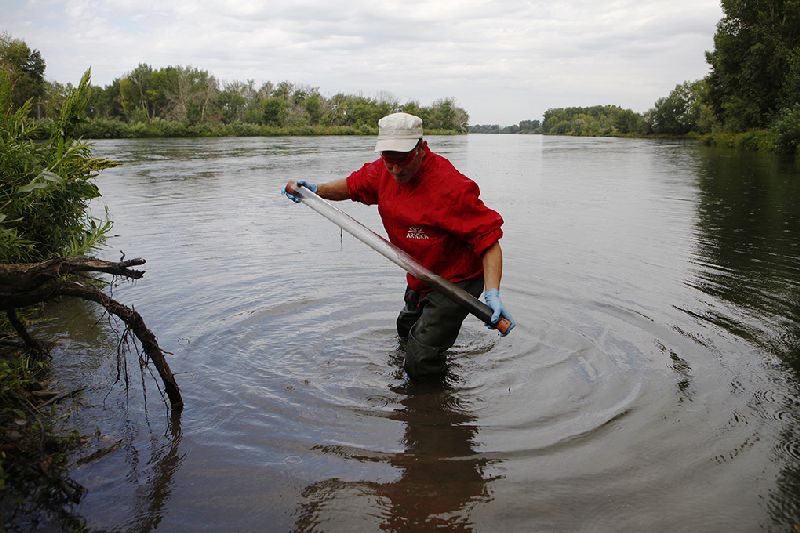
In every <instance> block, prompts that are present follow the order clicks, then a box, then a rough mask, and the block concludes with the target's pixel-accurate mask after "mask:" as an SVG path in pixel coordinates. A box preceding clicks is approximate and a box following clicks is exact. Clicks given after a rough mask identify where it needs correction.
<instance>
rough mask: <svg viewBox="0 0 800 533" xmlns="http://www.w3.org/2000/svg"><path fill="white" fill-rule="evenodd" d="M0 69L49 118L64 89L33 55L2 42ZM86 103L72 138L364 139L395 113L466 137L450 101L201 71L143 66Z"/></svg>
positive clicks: (97, 90) (95, 90)
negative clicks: (424, 102) (327, 92)
mask: <svg viewBox="0 0 800 533" xmlns="http://www.w3.org/2000/svg"><path fill="white" fill-rule="evenodd" d="M0 70H2V71H3V72H5V75H6V78H7V80H8V81H9V83H10V87H11V91H12V96H13V101H14V102H15V104H16V105H17V107H19V106H21V105H22V103H23V102H25V101H27V100H30V101H31V106H30V107H29V108H28V109H27V113H28V115H29V116H31V117H34V118H37V119H51V120H57V117H59V116H60V112H61V108H62V107H63V105H64V102H65V100H66V98H67V97H68V94H69V92H70V91H71V90H72V87H71V86H70V85H69V84H67V85H62V84H60V83H51V82H48V81H45V80H44V77H43V74H44V60H43V59H42V58H41V56H40V54H39V52H38V51H37V50H31V49H30V48H29V47H28V46H27V45H26V44H25V43H24V42H22V41H20V40H14V39H11V38H10V37H8V36H3V38H2V40H0ZM86 98H87V101H86V102H87V117H86V118H87V120H86V121H84V122H82V123H81V124H80V126H79V128H78V129H77V130H76V133H77V134H79V135H83V136H85V137H93V138H97V137H143V136H144V137H154V136H172V137H174V136H200V135H202V136H221V135H248V136H252V135H331V134H335V135H341V134H349V135H364V134H373V133H376V132H377V124H378V120H379V119H380V118H381V117H383V116H385V115H387V114H389V113H392V112H395V111H405V112H407V113H412V114H415V115H418V116H419V117H421V118H422V120H423V122H424V124H425V126H426V131H430V132H439V133H466V131H467V123H468V121H469V115H468V114H467V112H466V111H465V110H464V109H462V108H460V107H458V106H457V105H456V102H455V100H454V99H453V98H442V99H438V100H436V101H434V102H433V103H432V104H431V105H430V106H421V105H420V104H419V103H418V102H415V101H409V102H406V103H403V104H401V103H400V102H399V101H398V100H397V99H396V98H395V97H393V96H392V95H390V94H388V93H383V94H381V95H379V96H377V97H375V98H369V97H365V96H355V95H347V94H342V93H339V94H335V95H333V96H332V97H325V96H324V95H322V93H321V92H320V90H319V88H317V87H309V86H304V85H295V84H292V83H290V82H288V81H282V82H280V83H277V84H274V83H272V82H266V83H263V84H261V86H256V84H255V82H254V81H253V80H248V81H246V82H241V81H233V82H228V83H221V82H219V81H218V80H217V79H216V78H215V77H214V76H212V75H211V74H209V73H208V72H207V71H205V70H201V69H197V68H193V67H183V66H169V67H165V68H154V67H152V66H150V65H147V64H145V63H142V64H140V65H139V66H137V67H136V68H135V69H133V70H132V71H131V72H129V73H127V74H124V75H123V76H121V77H120V78H117V79H115V80H114V81H113V82H112V83H111V84H110V85H108V86H106V87H97V86H90V87H89V88H88V90H87V94H86Z"/></svg>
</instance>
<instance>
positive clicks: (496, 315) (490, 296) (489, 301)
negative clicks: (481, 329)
mask: <svg viewBox="0 0 800 533" xmlns="http://www.w3.org/2000/svg"><path fill="white" fill-rule="evenodd" d="M483 299H484V300H485V301H486V305H488V306H489V307H490V308H491V309H492V318H491V319H490V320H491V323H490V324H486V326H487V327H488V328H489V329H495V328H496V327H497V323H498V322H499V321H500V317H501V316H503V317H505V318H507V319H508V320H510V321H511V326H510V327H509V328H508V329H507V330H506V332H505V333H500V335H501V336H503V337H505V336H506V335H508V334H509V333H511V330H512V329H514V326H516V325H517V323H516V322H514V319H513V318H511V313H509V312H508V311H506V308H505V306H504V305H503V301H502V300H501V299H500V291H498V290H497V289H489V290H487V291H486V292H484V293H483Z"/></svg>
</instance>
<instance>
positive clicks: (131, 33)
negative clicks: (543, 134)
mask: <svg viewBox="0 0 800 533" xmlns="http://www.w3.org/2000/svg"><path fill="white" fill-rule="evenodd" d="M721 17H722V10H721V8H720V5H719V0H606V1H597V0H498V1H486V0H426V1H424V2H423V1H418V0H405V1H403V2H400V1H396V0H384V1H382V0H346V1H345V0H342V1H338V0H293V1H290V0H270V1H251V0H174V1H173V0H16V1H15V0H0V32H4V33H7V34H10V35H11V37H13V38H17V39H22V40H24V41H25V42H27V43H28V45H29V46H30V47H31V48H34V49H38V50H39V51H41V53H42V56H43V57H44V59H45V61H46V63H47V70H46V73H45V75H46V77H47V78H48V79H50V80H54V81H59V82H62V83H65V82H72V83H76V82H77V81H78V80H79V79H80V76H81V74H82V73H83V71H84V70H85V69H86V68H87V67H91V68H92V82H93V83H94V84H96V85H108V84H109V83H111V82H112V81H113V80H114V79H115V78H119V77H121V76H123V75H124V74H125V73H127V72H130V71H131V70H132V69H133V68H135V67H136V65H138V64H139V63H147V64H149V65H151V66H153V67H164V66H168V65H181V66H193V67H197V68H200V69H203V70H207V71H209V72H210V73H211V74H212V75H214V76H216V77H217V79H218V80H220V81H221V82H225V81H246V80H248V79H253V80H255V81H256V82H257V83H259V84H260V83H261V82H264V81H273V82H279V81H284V80H287V81H290V82H292V83H295V84H302V85H310V86H313V87H318V88H319V89H320V92H321V93H322V94H323V95H325V96H332V95H334V94H336V93H338V92H343V93H347V94H362V95H364V96H369V97H375V96H378V95H380V94H385V93H390V94H391V95H393V96H394V97H395V98H396V99H397V100H399V102H400V103H405V102H406V101H408V100H417V101H418V102H419V103H420V104H422V105H430V104H431V103H432V102H433V101H434V100H435V99H437V98H443V97H453V98H455V99H456V102H457V104H458V105H459V106H461V107H463V108H464V109H466V110H467V112H468V113H469V115H470V123H471V124H501V125H509V124H516V123H518V122H519V121H520V120H525V119H533V118H541V117H542V115H543V113H544V112H545V110H547V109H548V108H551V107H567V106H589V105H597V104H615V105H620V106H622V107H627V108H631V109H634V110H635V111H639V112H643V111H646V110H647V109H649V108H651V107H652V106H653V103H654V102H655V100H656V99H657V98H659V97H661V96H666V95H667V94H669V92H670V91H671V90H672V89H673V88H674V87H675V85H677V84H678V83H681V82H683V81H686V80H695V79H698V78H701V77H703V76H705V75H706V74H707V73H708V65H707V64H706V62H705V54H704V52H705V51H706V50H711V49H712V48H713V35H714V31H715V26H716V23H717V22H718V21H719V19H720V18H721Z"/></svg>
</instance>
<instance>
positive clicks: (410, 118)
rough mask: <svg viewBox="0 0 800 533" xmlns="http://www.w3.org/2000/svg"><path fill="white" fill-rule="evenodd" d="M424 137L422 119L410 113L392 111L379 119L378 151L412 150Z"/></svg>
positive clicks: (376, 148)
mask: <svg viewBox="0 0 800 533" xmlns="http://www.w3.org/2000/svg"><path fill="white" fill-rule="evenodd" d="M421 138H422V119H421V118H419V117H416V116H414V115H409V114H408V113H392V114H391V115H386V116H385V117H383V118H382V119H380V120H379V121H378V142H377V144H376V145H375V151H376V152H410V151H411V150H413V149H414V147H415V146H416V145H417V141H419V140H420V139H421Z"/></svg>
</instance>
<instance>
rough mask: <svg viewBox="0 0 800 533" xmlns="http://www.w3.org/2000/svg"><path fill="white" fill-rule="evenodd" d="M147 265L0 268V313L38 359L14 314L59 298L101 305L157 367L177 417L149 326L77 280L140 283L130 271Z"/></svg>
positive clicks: (84, 262) (179, 405)
mask: <svg viewBox="0 0 800 533" xmlns="http://www.w3.org/2000/svg"><path fill="white" fill-rule="evenodd" d="M144 263H145V260H144V259H140V258H137V259H130V260H128V261H120V262H116V263H115V262H110V261H103V260H100V259H94V258H76V257H67V258H61V259H52V260H50V261H43V262H41V263H27V264H23V263H17V264H0V309H2V310H5V311H6V313H7V315H8V318H9V321H10V322H11V324H12V325H13V327H14V329H15V330H16V331H17V333H18V334H19V336H20V337H21V338H22V339H23V340H24V341H25V344H26V345H27V346H28V347H29V348H30V349H31V350H32V351H34V353H38V354H42V353H44V350H43V349H42V348H41V346H40V345H39V343H37V342H36V341H35V340H34V339H33V338H32V337H31V336H30V335H29V334H28V333H27V331H26V330H25V327H24V325H23V324H22V322H21V321H20V320H19V318H18V317H17V315H16V309H18V308H21V307H26V306H29V305H34V304H37V303H41V302H45V301H47V300H51V299H53V298H57V297H59V296H71V297H75V298H81V299H83V300H90V301H93V302H96V303H98V304H100V305H102V306H103V307H104V308H105V309H106V310H107V311H108V312H109V313H110V314H112V315H114V316H116V317H118V318H119V319H120V320H122V321H123V322H124V323H125V325H126V326H127V327H128V328H129V329H130V330H131V331H132V332H133V333H134V335H136V337H137V338H138V339H139V342H141V344H142V348H143V349H144V352H145V354H147V356H148V357H149V358H150V360H151V361H153V364H154V365H155V367H156V370H157V371H158V374H159V376H160V377H161V380H162V382H163V383H164V390H165V392H166V393H167V397H168V398H169V401H170V404H171V406H172V409H173V411H176V412H179V411H181V410H182V409H183V399H182V398H181V393H180V389H179V388H178V384H177V382H176V381H175V377H174V376H173V374H172V371H171V370H170V368H169V365H168V364H167V361H166V358H165V357H164V351H163V350H162V349H161V347H160V346H159V345H158V341H157V340H156V336H155V335H154V334H153V332H152V331H150V329H149V328H148V327H147V326H146V325H145V323H144V319H142V316H141V315H140V314H139V313H138V312H136V310H135V309H133V308H132V307H128V306H126V305H123V304H121V303H119V302H117V301H116V300H114V299H113V298H110V297H109V296H107V295H106V294H104V293H103V292H101V291H99V290H98V289H96V288H94V287H91V286H89V285H87V284H83V283H80V282H79V281H76V280H75V278H76V277H77V276H80V275H81V273H85V272H105V273H108V274H113V275H115V276H123V277H127V278H131V279H139V278H141V277H142V276H143V275H144V272H143V271H141V270H133V269H131V268H130V267H131V266H137V265H142V264H144Z"/></svg>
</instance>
